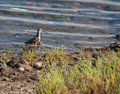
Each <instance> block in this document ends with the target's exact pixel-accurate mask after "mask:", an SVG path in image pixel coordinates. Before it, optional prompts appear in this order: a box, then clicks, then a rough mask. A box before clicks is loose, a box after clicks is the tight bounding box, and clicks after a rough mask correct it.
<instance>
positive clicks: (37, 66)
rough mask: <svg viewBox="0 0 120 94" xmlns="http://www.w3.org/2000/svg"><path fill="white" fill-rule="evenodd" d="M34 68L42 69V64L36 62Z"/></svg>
mask: <svg viewBox="0 0 120 94" xmlns="http://www.w3.org/2000/svg"><path fill="white" fill-rule="evenodd" d="M33 67H34V68H37V69H42V62H36V63H34V65H33Z"/></svg>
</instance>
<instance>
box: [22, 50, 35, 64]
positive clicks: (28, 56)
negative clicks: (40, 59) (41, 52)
mask: <svg viewBox="0 0 120 94" xmlns="http://www.w3.org/2000/svg"><path fill="white" fill-rule="evenodd" d="M34 56H35V51H34V50H32V51H31V50H28V51H24V52H23V53H22V54H21V59H24V60H26V61H29V62H31V61H33V58H34Z"/></svg>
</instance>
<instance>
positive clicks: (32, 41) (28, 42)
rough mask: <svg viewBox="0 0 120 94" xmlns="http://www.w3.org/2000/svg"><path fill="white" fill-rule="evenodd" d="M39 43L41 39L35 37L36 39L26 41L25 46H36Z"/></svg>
mask: <svg viewBox="0 0 120 94" xmlns="http://www.w3.org/2000/svg"><path fill="white" fill-rule="evenodd" d="M38 41H39V39H38V38H37V37H34V38H32V39H30V40H28V41H26V42H25V44H35V43H36V42H38Z"/></svg>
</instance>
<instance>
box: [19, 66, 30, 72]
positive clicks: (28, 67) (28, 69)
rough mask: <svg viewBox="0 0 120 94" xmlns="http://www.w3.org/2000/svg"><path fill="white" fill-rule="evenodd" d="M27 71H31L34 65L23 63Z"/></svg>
mask: <svg viewBox="0 0 120 94" xmlns="http://www.w3.org/2000/svg"><path fill="white" fill-rule="evenodd" d="M21 66H22V67H24V69H25V70H26V71H31V70H32V67H31V66H30V65H21Z"/></svg>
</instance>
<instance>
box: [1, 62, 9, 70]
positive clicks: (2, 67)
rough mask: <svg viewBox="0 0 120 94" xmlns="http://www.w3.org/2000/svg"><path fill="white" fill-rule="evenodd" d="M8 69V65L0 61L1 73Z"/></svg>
mask: <svg viewBox="0 0 120 94" xmlns="http://www.w3.org/2000/svg"><path fill="white" fill-rule="evenodd" d="M6 68H7V65H6V63H5V62H4V61H3V60H0V71H2V70H4V69H6Z"/></svg>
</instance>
